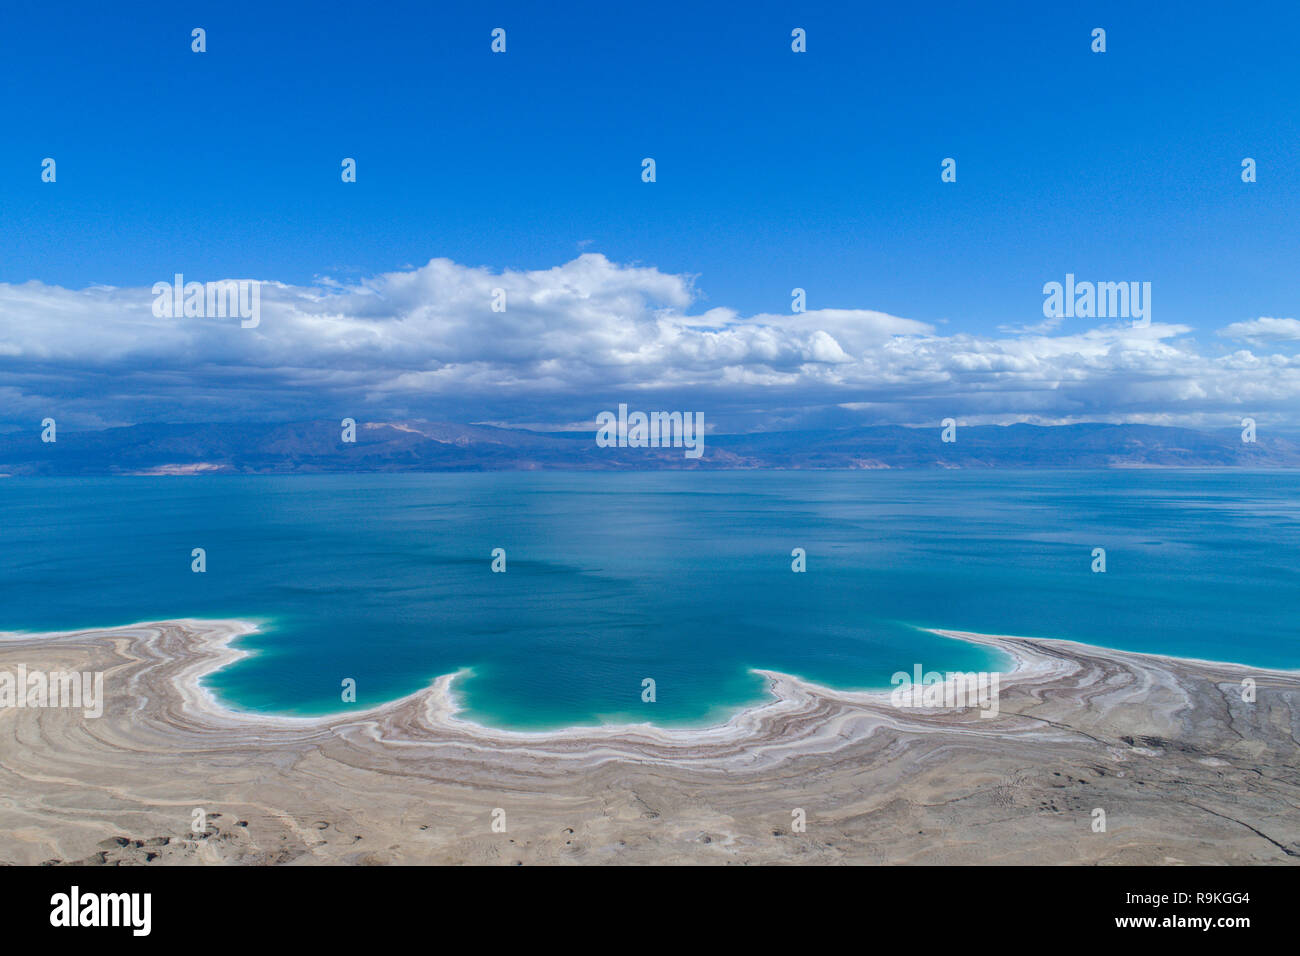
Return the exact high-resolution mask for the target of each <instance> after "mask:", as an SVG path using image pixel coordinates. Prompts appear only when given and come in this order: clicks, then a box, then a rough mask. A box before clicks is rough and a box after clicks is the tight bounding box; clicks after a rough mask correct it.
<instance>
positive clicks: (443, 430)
mask: <svg viewBox="0 0 1300 956" xmlns="http://www.w3.org/2000/svg"><path fill="white" fill-rule="evenodd" d="M940 434H941V433H940V429H939V428H938V427H934V428H907V427H902V426H895V425H880V426H869V427H863V428H849V429H838V430H824V431H793V432H760V433H753V434H743V435H710V436H707V437H706V439H705V443H704V454H703V456H702V457H701V458H698V459H691V458H687V457H685V455H684V454H683V449H681V448H600V447H598V446H597V445H596V442H595V432H594V430H593V431H591V432H562V433H554V432H551V433H547V432H533V431H527V430H524V429H511V428H497V427H493V426H486V425H458V424H452V423H446V422H422V421H411V422H369V423H368V422H359V423H358V424H357V428H356V441H355V443H344V442H343V441H342V430H341V428H340V426H339V424H338V423H337V422H333V421H314V422H292V423H287V424H270V425H268V424H221V423H212V424H191V425H131V426H126V427H122V428H110V429H104V430H102V431H86V432H76V431H62V430H61V431H60V432H59V433H58V440H57V441H56V442H50V443H45V442H42V441H41V440H40V434H39V432H37V431H35V430H33V431H29V432H12V433H9V434H5V435H0V473H3V474H7V475H130V474H195V473H217V474H220V473H226V474H294V473H303V474H309V473H328V472H403V471H405V472H418V471H494V470H537V469H555V470H565V469H574V470H584V471H635V470H664V469H744V468H794V469H800V468H812V469H855V468H1012V467H1014V468H1122V467H1246V468H1300V442H1297V441H1296V440H1294V439H1292V438H1289V437H1284V436H1277V435H1268V434H1260V436H1259V439H1258V441H1257V442H1254V443H1246V442H1243V441H1242V440H1241V432H1240V430H1238V429H1235V428H1234V429H1225V430H1222V431H1212V432H1211V431H1198V430H1195V429H1189V428H1171V427H1164V426H1157V425H1106V424H1081V425H1057V426H1038V425H1005V426H1003V425H972V426H962V427H959V428H958V429H957V441H956V442H952V443H945V442H943V441H942V440H941V438H940Z"/></svg>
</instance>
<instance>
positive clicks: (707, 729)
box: [0, 618, 1300, 740]
mask: <svg viewBox="0 0 1300 956" xmlns="http://www.w3.org/2000/svg"><path fill="white" fill-rule="evenodd" d="M264 623H265V622H262V621H251V620H248V619H244V618H172V619H169V620H162V621H137V622H134V623H131V624H126V625H121V626H116V627H93V628H83V629H74V630H64V631H0V649H3V648H4V647H5V645H6V643H8V642H21V643H32V642H36V643H39V642H42V641H46V640H59V639H67V638H72V637H76V636H81V635H94V634H121V633H127V632H132V631H136V630H138V629H148V628H157V627H166V626H182V627H191V628H196V629H197V630H198V632H199V633H202V634H204V635H206V641H207V646H208V647H210V648H211V649H212V650H213V651H215V652H217V654H218V655H219V656H218V658H217V659H215V660H213V661H212V663H211V666H209V667H206V668H203V669H202V670H198V671H195V672H193V673H191V674H189V675H187V678H188V679H189V680H190V681H192V684H191V686H189V687H188V688H187V691H188V692H189V693H190V694H193V695H195V696H198V697H201V698H202V699H203V700H204V701H205V703H206V705H207V707H208V708H209V709H210V710H211V711H212V712H213V714H214V715H217V716H222V717H226V718H230V719H244V720H250V721H270V722H273V723H274V722H285V723H288V724H299V725H329V724H332V723H337V722H338V721H340V720H348V719H364V718H365V717H368V716H373V715H374V714H375V713H377V712H380V711H383V710H385V709H387V708H389V707H395V706H399V705H401V704H404V703H408V702H410V701H411V700H413V699H415V698H417V697H421V696H424V695H426V694H432V695H433V698H434V700H433V701H431V702H430V703H431V707H432V708H433V709H432V712H433V713H435V714H436V715H437V717H438V720H439V721H440V722H444V723H446V724H447V725H448V726H449V727H450V726H454V727H456V728H461V729H468V730H471V731H472V732H476V733H480V734H482V735H483V736H485V737H497V738H502V739H518V740H540V739H545V738H547V737H551V736H557V737H570V738H571V737H580V736H618V735H620V734H623V733H634V732H638V731H640V732H647V731H650V732H653V733H657V734H662V735H664V736H668V737H682V738H686V737H690V736H694V735H706V736H707V735H709V734H710V733H711V732H715V731H720V730H723V729H724V728H727V727H730V726H732V725H735V724H739V723H745V722H746V721H745V720H744V718H745V717H746V715H748V714H749V713H750V712H754V711H763V710H765V709H767V708H769V707H772V706H773V705H774V704H778V703H780V702H781V701H782V699H783V698H782V696H781V695H780V694H778V693H777V692H776V688H777V687H794V688H798V689H799V690H800V691H801V692H803V693H807V694H812V695H816V696H819V697H826V698H838V699H842V700H847V701H855V702H860V703H869V704H875V705H887V704H889V697H890V693H891V691H890V690H889V689H883V688H882V689H858V690H854V689H843V688H838V687H834V686H832V685H829V684H823V683H820V682H818V681H814V680H811V679H808V678H805V677H802V676H801V675H799V674H794V673H790V672H786V671H777V670H772V669H770V668H760V667H750V668H746V672H747V673H750V674H758V675H760V676H761V677H763V678H764V680H765V682H766V683H765V693H764V697H763V699H761V700H755V701H753V702H752V703H748V704H741V705H737V706H735V707H729V708H726V711H727V714H728V716H727V718H726V719H725V720H721V721H714V722H710V723H700V724H657V723H655V722H654V721H649V720H647V721H637V722H630V721H626V722H618V723H597V724H566V725H564V726H562V727H554V728H541V729H527V730H525V729H519V728H511V727H499V726H495V725H492V724H487V723H482V722H480V721H476V720H471V719H468V718H465V717H460V716H458V715H459V714H461V713H463V712H464V711H465V709H466V708H465V706H464V702H463V697H462V695H461V694H460V693H459V692H458V691H457V689H456V687H455V684H456V682H457V680H458V679H462V678H465V677H468V676H472V675H473V673H474V668H473V667H472V666H468V667H462V668H459V669H457V670H455V671H450V672H448V673H445V674H439V675H436V676H435V677H434V678H433V680H431V681H430V682H429V683H428V684H426V685H425V686H423V687H421V688H418V689H417V690H415V691H412V692H411V693H409V694H405V695H401V696H398V697H394V698H390V699H388V700H385V701H381V702H380V703H378V704H375V705H373V706H369V707H354V708H351V709H347V710H336V711H330V712H328V713H324V714H315V715H305V716H304V715H299V714H286V713H282V712H279V711H261V710H256V709H252V708H245V707H240V706H238V705H236V704H234V703H233V702H231V701H229V700H227V699H224V698H222V697H220V696H218V694H217V693H216V692H215V691H213V690H212V689H211V688H210V687H208V686H207V685H206V684H204V679H205V678H207V677H210V676H211V675H213V674H216V673H218V672H219V671H222V670H225V669H226V668H228V667H230V666H231V665H233V664H236V663H238V662H239V661H241V660H244V659H246V658H249V657H253V656H256V654H257V653H258V652H257V651H256V650H253V649H248V648H236V647H232V646H231V645H232V644H233V643H234V642H235V641H237V640H239V639H240V638H244V637H248V636H249V635H251V634H257V633H259V632H260V631H262V626H263V624H264ZM916 629H917V630H918V631H923V632H925V633H928V634H934V635H937V636H939V637H943V638H946V639H948V640H953V641H962V642H964V643H967V644H978V645H980V646H984V647H989V648H992V649H993V650H994V651H995V652H997V653H999V654H1001V655H1002V656H1003V657H1004V658H1006V659H1007V660H1008V661H1009V662H1010V663H1011V665H1012V666H1011V668H1010V669H1009V670H1003V671H999V672H998V673H1000V674H1001V676H1002V678H1003V680H1007V679H1011V680H1024V679H1025V678H1026V677H1028V676H1032V671H1033V668H1034V667H1035V666H1039V667H1041V666H1043V664H1044V660H1043V657H1042V655H1032V654H1026V653H1024V652H1023V651H1021V652H1018V651H1017V645H1018V644H1025V643H1029V644H1032V643H1041V644H1050V645H1059V646H1062V647H1066V646H1068V647H1073V648H1078V649H1079V650H1080V651H1081V652H1084V653H1087V652H1089V651H1092V652H1102V653H1109V654H1122V655H1131V656H1134V657H1143V658H1151V659H1153V660H1158V661H1163V662H1167V663H1168V664H1169V665H1171V666H1175V667H1177V666H1186V665H1195V666H1198V667H1212V668H1222V669H1225V670H1241V671H1249V672H1250V673H1251V674H1257V675H1258V674H1263V675H1266V676H1271V677H1277V678H1300V668H1277V667H1256V666H1254V665H1250V664H1242V663H1238V662H1235V661H1221V660H1210V659H1206V658H1194V657H1180V656H1178V655H1173V654H1159V653H1152V652H1146V651H1128V650H1124V649H1122V648H1117V647H1109V646H1104V645H1098V644H1089V643H1087V642H1084V641H1075V640H1070V639H1065V638H1035V637H1024V636H1019V635H1011V634H984V633H981V632H978V631H964V630H954V629H951V628H930V627H918V628H916ZM940 673H942V674H943V675H944V676H947V675H948V674H949V673H953V672H952V671H948V670H943V671H941V672H940ZM963 673H964V672H963Z"/></svg>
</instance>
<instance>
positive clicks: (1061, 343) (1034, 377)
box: [0, 253, 1300, 430]
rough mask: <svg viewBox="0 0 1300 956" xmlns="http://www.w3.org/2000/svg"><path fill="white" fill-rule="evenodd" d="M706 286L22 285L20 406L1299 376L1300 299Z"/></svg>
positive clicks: (400, 280)
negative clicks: (803, 306)
mask: <svg viewBox="0 0 1300 956" xmlns="http://www.w3.org/2000/svg"><path fill="white" fill-rule="evenodd" d="M160 278H161V277H160ZM166 278H168V279H170V277H166ZM195 278H199V277H193V276H187V279H195ZM695 282H696V280H695V277H693V276H684V275H673V274H668V273H664V272H661V271H659V270H658V269H655V268H650V267H641V266H631V265H621V264H617V263H613V262H611V261H609V260H608V259H606V258H605V257H604V256H602V255H597V254H591V253H587V254H583V255H580V256H578V257H577V258H576V259H573V260H572V261H570V262H567V263H564V264H563V265H559V266H556V267H555V268H552V269H542V270H533V271H512V270H506V271H504V272H499V271H493V270H491V269H487V268H473V267H468V266H463V265H458V264H456V263H454V262H452V261H450V260H447V259H434V260H432V261H431V262H429V263H428V264H427V265H424V266H422V267H419V268H411V269H404V270H400V271H395V272H390V273H385V274H382V275H379V276H375V277H373V278H371V279H367V280H365V281H363V282H360V283H355V284H343V283H340V282H338V281H335V280H328V281H324V280H322V281H320V282H318V283H316V284H315V285H313V286H294V285H288V284H285V283H279V282H274V281H267V282H265V283H264V284H263V286H262V296H261V321H260V324H259V325H258V326H257V327H256V328H241V327H240V323H239V321H238V319H213V318H159V317H156V316H155V315H154V314H153V308H152V305H153V298H154V297H153V295H152V292H151V290H150V289H149V288H113V287H105V286H96V287H91V288H87V289H80V290H71V289H64V288H60V287H57V286H48V285H44V284H42V283H39V282H27V283H24V284H21V285H7V284H0V376H2V377H0V402H2V403H3V404H2V405H0V407H2V408H3V409H4V412H3V414H2V415H0V420H3V421H4V422H6V423H9V424H22V425H25V426H30V424H31V422H32V420H33V419H36V420H39V418H41V417H44V416H46V415H53V416H55V417H57V418H60V422H61V423H64V422H66V423H68V424H72V425H106V424H122V423H133V422H139V421H240V420H249V419H256V420H291V419H299V418H321V417H326V418H328V417H335V416H337V417H344V416H349V415H350V416H352V417H356V418H358V419H361V418H370V419H372V420H373V419H380V418H399V417H411V418H432V419H447V420H453V421H496V422H507V423H509V422H514V423H524V422H526V423H533V424H546V423H554V424H560V423H565V422H579V421H589V420H591V418H592V416H593V415H594V414H595V412H596V411H598V410H600V409H604V408H609V407H613V405H614V404H616V403H617V402H619V401H630V402H640V403H642V404H643V405H644V406H646V407H658V408H669V409H690V410H700V411H703V412H704V413H705V415H706V419H707V420H708V421H710V422H711V423H713V424H714V426H715V427H718V428H723V429H737V430H741V429H751V428H778V427H808V426H815V425H834V424H849V423H874V422H900V423H909V424H911V423H922V422H931V421H935V420H938V419H939V418H943V417H947V416H949V415H951V416H954V417H958V418H962V419H964V420H971V421H975V420H984V421H1045V422H1046V421H1074V420H1111V421H1124V420H1127V421H1153V420H1161V421H1170V422H1177V421H1183V422H1212V421H1216V420H1220V419H1224V418H1226V419H1229V420H1230V419H1231V416H1232V415H1236V414H1245V413H1247V412H1248V413H1249V414H1252V415H1254V416H1255V417H1257V418H1260V417H1261V416H1263V417H1264V418H1267V417H1268V416H1269V414H1270V413H1272V414H1276V415H1281V414H1284V413H1285V412H1286V410H1287V409H1289V408H1293V407H1294V403H1295V400H1296V398H1297V396H1300V360H1298V359H1297V358H1295V357H1291V356H1287V355H1281V354H1265V351H1264V350H1262V349H1260V348H1259V345H1258V343H1259V342H1262V341H1264V340H1265V339H1267V338H1273V339H1293V340H1294V339H1300V323H1297V322H1296V320H1294V319H1257V320H1255V321H1254V322H1239V323H1235V324H1234V325H1230V326H1228V327H1227V328H1226V329H1224V330H1222V333H1221V334H1223V335H1225V336H1228V337H1230V338H1235V339H1238V340H1240V341H1245V342H1247V343H1249V344H1251V345H1252V347H1253V349H1254V350H1252V349H1242V350H1239V351H1235V352H1232V353H1229V354H1226V355H1225V354H1218V355H1208V354H1204V353H1202V352H1201V351H1199V350H1198V349H1197V347H1196V345H1195V342H1194V340H1193V339H1192V337H1191V335H1190V333H1191V331H1192V330H1191V329H1190V328H1188V327H1186V326H1183V325H1177V324H1157V323H1152V324H1151V325H1150V326H1148V327H1146V328H1134V327H1133V326H1132V325H1131V324H1116V325H1106V326H1100V327H1096V328H1091V329H1077V330H1073V331H1070V332H1068V333H1066V334H1056V329H1055V328H1052V327H1038V328H1023V329H1019V330H1009V329H1008V328H1007V327H1005V326H1004V327H1003V329H1002V331H1001V332H1000V333H999V335H997V336H993V337H985V336H977V335H971V334H966V333H961V334H952V335H941V334H939V333H938V332H936V329H935V326H933V325H931V324H929V323H926V322H921V321H917V320H914V319H909V318H901V317H898V316H893V315H888V314H885V313H882V312H877V311H872V310H869V309H822V310H817V311H809V312H804V313H798V314H781V313H771V314H767V313H765V314H758V315H749V316H744V315H741V314H739V313H738V312H737V311H735V310H733V309H729V308H726V307H714V308H710V309H706V310H702V311H700V310H698V305H699V300H700V296H699V295H698V293H697V291H696V288H695ZM497 289H502V290H504V291H505V299H506V309H505V311H494V310H493V308H492V303H493V300H494V294H495V293H494V290H497ZM651 403H653V404H651Z"/></svg>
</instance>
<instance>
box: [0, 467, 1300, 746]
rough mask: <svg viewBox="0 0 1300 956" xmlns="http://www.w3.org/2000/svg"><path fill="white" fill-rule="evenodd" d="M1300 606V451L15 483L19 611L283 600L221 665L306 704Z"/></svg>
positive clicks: (1284, 644) (1244, 643)
mask: <svg viewBox="0 0 1300 956" xmlns="http://www.w3.org/2000/svg"><path fill="white" fill-rule="evenodd" d="M195 547H202V548H205V549H206V551H207V572H206V573H205V574H194V573H192V572H191V570H190V561H191V558H190V551H191V549H192V548H195ZM497 547H501V548H505V549H506V554H507V567H508V570H507V572H506V573H505V574H494V573H492V572H491V571H490V562H491V551H492V549H493V548H497ZM795 547H802V548H804V549H806V551H807V554H808V570H807V572H806V573H804V574H795V573H792V571H791V569H790V565H791V560H792V559H791V557H790V552H791V549H792V548H795ZM1094 547H1103V548H1105V549H1106V552H1107V554H1106V561H1107V571H1106V573H1105V574H1094V573H1093V572H1092V571H1091V570H1090V566H1091V564H1092V554H1091V552H1092V549H1093V548H1094ZM1298 609H1300V474H1296V473H1290V472H1287V473H1279V472H1254V473H1243V472H1237V471H1231V472H1229V471H1219V472H1190V471H1152V470H1143V471H1105V472H1101V471H1096V472H1074V473H1063V472H1043V471H1021V472H1016V471H998V472H986V471H979V472H975V471H960V472H884V471H876V472H822V473H817V472H748V473H740V472H731V473H717V472H714V473H642V474H579V473H536V472H534V473H494V474H468V475H447V474H439V475H362V476H309V477H298V476H295V477H186V478H104V479H14V478H10V479H4V480H3V481H0V630H54V629H66V628H73V627H87V626H106V625H117V624H125V623H129V622H134V621H141V620H152V619H162V618H171V617H238V618H245V619H254V620H259V621H261V622H263V624H264V631H263V633H260V634H258V635H256V636H254V637H252V638H249V639H246V640H245V641H244V646H248V647H251V648H252V649H254V650H256V651H257V652H258V653H257V654H256V656H255V657H253V658H251V659H249V660H247V661H244V662H241V663H240V664H238V665H236V666H234V667H232V668H230V669H228V670H227V671H225V672H222V673H221V674H218V675H215V676H214V677H213V678H212V679H211V680H210V681H209V683H210V686H212V687H213V689H214V690H215V691H216V692H217V693H218V694H219V695H221V696H222V697H223V698H225V699H227V700H228V701H230V702H231V703H233V704H235V705H237V706H242V707H249V708H255V709H261V710H268V711H278V712H285V713H320V712H324V711H329V710H339V709H346V707H347V706H351V705H344V704H343V703H342V702H341V701H340V697H339V687H340V682H341V680H342V679H343V678H345V677H352V678H355V679H356V681H357V686H358V692H359V697H358V705H371V704H375V703H379V702H381V701H383V700H386V699H390V698H393V697H396V696H399V695H403V694H407V693H410V692H412V691H414V690H416V689H418V688H419V687H421V686H423V685H425V684H427V683H428V682H429V681H430V680H431V679H432V678H433V677H435V676H437V675H439V674H443V673H447V672H449V671H453V670H456V669H458V668H461V667H472V668H473V669H474V676H473V677H472V678H470V679H469V680H467V681H466V682H465V683H464V684H462V685H460V686H461V689H462V691H463V692H464V693H465V695H466V696H465V702H466V704H467V706H468V708H469V716H471V717H473V718H474V719H477V720H481V721H484V722H486V723H492V724H497V725H503V726H514V727H548V726H559V725H566V724H574V723H592V722H597V721H601V720H654V721H656V722H659V723H698V722H701V721H705V720H713V719H717V718H719V717H720V716H721V715H722V714H723V713H724V712H725V711H727V710H729V709H731V708H734V707H737V706H741V705H743V704H746V703H750V702H753V701H754V700H756V699H759V698H760V697H761V681H760V680H759V679H758V678H757V677H755V676H754V675H753V674H751V673H749V672H748V668H751V667H762V668H769V669H775V670H781V671H788V672H791V673H796V674H800V675H803V676H805V677H808V678H811V679H814V680H817V681H820V682H823V683H828V684H832V685H835V686H840V687H887V686H888V685H889V678H890V675H891V674H893V673H894V672H895V671H898V670H909V671H910V670H911V668H912V666H913V664H915V663H920V664H922V665H923V666H924V667H925V668H926V669H934V670H951V669H958V668H960V669H964V670H969V669H992V668H996V666H997V664H998V662H997V660H996V659H995V658H992V657H990V656H989V654H988V653H987V652H986V651H985V650H983V649H981V648H978V647H975V646H971V645H967V644H964V643H960V642H954V641H948V640H943V639H940V638H937V637H934V636H932V635H929V634H926V633H924V632H922V631H920V630H918V628H921V627H943V628H952V629H958V630H969V631H984V632H991V633H1007V634H1024V635H1035V636H1043V637H1063V638H1071V639H1075V640H1081V641H1086V642H1089V643H1095V644H1102V645H1106V646H1111V647H1120V648H1127V649H1133V650H1144V651H1154V652H1160V653H1168V654H1175V655H1181V656H1189V657H1202V658H1209V659H1217V660H1231V661H1239V662H1243V663H1250V664H1258V665H1265V666H1274V667H1297V666H1300V627H1298V624H1297V613H1296V612H1297V610H1298ZM644 677H652V678H654V679H655V681H656V684H657V696H658V700H657V701H656V702H655V703H653V704H646V703H642V701H641V681H642V678H644Z"/></svg>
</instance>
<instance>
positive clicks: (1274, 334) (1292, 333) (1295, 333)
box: [1219, 316, 1300, 342]
mask: <svg viewBox="0 0 1300 956" xmlns="http://www.w3.org/2000/svg"><path fill="white" fill-rule="evenodd" d="M1219 334H1220V335H1222V336H1223V337H1224V338H1229V339H1240V340H1241V341H1243V342H1268V341H1271V340H1279V339H1280V340H1283V341H1291V342H1296V341H1300V320H1297V319H1274V318H1269V317H1268V316H1261V317H1260V318H1258V319H1251V320H1250V321H1249V322H1233V323H1232V324H1231V325H1229V326H1226V327H1225V328H1222V329H1220V330H1219Z"/></svg>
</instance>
